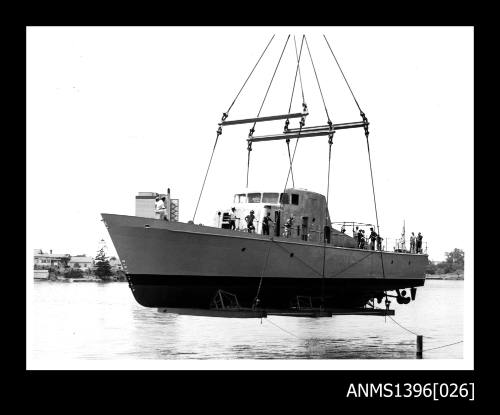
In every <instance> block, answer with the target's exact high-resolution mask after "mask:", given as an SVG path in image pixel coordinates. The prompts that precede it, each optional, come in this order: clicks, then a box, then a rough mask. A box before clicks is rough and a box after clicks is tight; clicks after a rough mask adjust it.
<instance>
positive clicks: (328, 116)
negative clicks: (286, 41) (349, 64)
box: [305, 38, 331, 125]
mask: <svg viewBox="0 0 500 415" xmlns="http://www.w3.org/2000/svg"><path fill="white" fill-rule="evenodd" d="M305 41H306V46H307V51H308V52H309V58H310V59H311V63H312V67H313V70H314V76H315V77H316V82H317V83H318V88H319V93H320V94H321V99H322V100H323V106H324V107H325V112H326V117H327V118H328V124H329V125H330V124H331V121H330V115H328V109H327V108H326V104H325V98H324V97H323V91H322V90H321V85H320V84H319V79H318V74H317V73H316V67H315V66H314V61H313V58H312V56H311V50H310V49H309V43H307V38H305Z"/></svg>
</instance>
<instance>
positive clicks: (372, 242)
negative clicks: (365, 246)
mask: <svg viewBox="0 0 500 415" xmlns="http://www.w3.org/2000/svg"><path fill="white" fill-rule="evenodd" d="M370 231H371V232H370V249H371V250H372V251H374V250H375V241H376V240H377V236H378V235H377V232H375V231H374V230H373V228H370Z"/></svg>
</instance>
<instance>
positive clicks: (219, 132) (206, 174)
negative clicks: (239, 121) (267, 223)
mask: <svg viewBox="0 0 500 415" xmlns="http://www.w3.org/2000/svg"><path fill="white" fill-rule="evenodd" d="M274 36H275V35H273V36H272V37H271V39H270V40H269V42H268V43H267V46H266V48H265V49H264V51H263V52H262V54H261V55H260V57H259V59H258V60H257V63H256V64H255V65H254V67H253V68H252V70H251V71H250V74H249V75H248V77H247V79H246V80H245V82H244V83H243V86H242V87H241V88H240V90H239V91H238V93H237V94H236V97H235V98H234V100H233V102H232V104H231V105H230V106H229V108H228V109H227V111H226V112H225V113H224V114H222V121H224V120H225V119H226V118H227V116H228V114H229V111H230V110H231V108H233V105H234V104H235V102H236V100H237V99H238V97H239V96H240V94H241V91H243V88H244V87H245V85H246V84H247V82H248V80H249V79H250V77H251V76H252V74H253V72H254V71H255V68H257V65H258V64H259V62H260V60H261V59H262V57H263V56H264V54H265V53H266V50H267V49H268V48H269V45H270V44H271V42H272V41H273V39H274ZM221 134H222V128H221V127H219V129H218V130H217V137H216V138H215V144H214V148H213V150H212V155H211V156H210V161H209V162H208V167H207V172H206V173H205V178H204V179H203V184H202V186H201V191H200V195H199V197H198V202H197V203H196V208H195V210H194V214H193V222H194V219H195V217H196V213H197V211H198V206H199V204H200V200H201V195H202V193H203V189H204V188H205V182H206V181H207V176H208V171H209V170H210V165H211V164H212V158H213V156H214V152H215V147H216V146H217V141H218V140H219V136H220V135H221ZM248 163H250V156H249V160H248ZM247 187H248V175H247Z"/></svg>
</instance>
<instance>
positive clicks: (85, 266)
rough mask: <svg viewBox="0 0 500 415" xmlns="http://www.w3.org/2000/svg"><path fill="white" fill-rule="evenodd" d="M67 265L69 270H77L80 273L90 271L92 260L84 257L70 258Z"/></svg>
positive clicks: (92, 265)
mask: <svg viewBox="0 0 500 415" xmlns="http://www.w3.org/2000/svg"><path fill="white" fill-rule="evenodd" d="M68 265H69V267H70V268H71V269H74V268H79V269H81V270H82V271H85V270H91V269H92V268H93V267H94V259H93V258H92V257H89V256H86V255H77V256H72V257H71V259H70V260H69V262H68Z"/></svg>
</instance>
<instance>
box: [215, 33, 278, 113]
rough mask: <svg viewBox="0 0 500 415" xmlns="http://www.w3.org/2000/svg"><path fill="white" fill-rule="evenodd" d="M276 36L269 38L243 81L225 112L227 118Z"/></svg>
mask: <svg viewBox="0 0 500 415" xmlns="http://www.w3.org/2000/svg"><path fill="white" fill-rule="evenodd" d="M274 36H275V35H273V36H272V37H271V40H269V42H268V44H267V46H266V48H265V49H264V51H263V52H262V54H261V55H260V58H259V59H258V61H257V63H256V64H255V65H254V67H253V69H252V71H251V72H250V74H249V75H248V77H247V79H246V80H245V82H244V83H243V86H242V87H241V89H240V91H239V92H238V93H237V94H236V97H235V98H234V100H233V103H232V104H231V105H230V106H229V108H228V109H227V111H226V112H225V113H224V114H225V115H226V118H227V116H228V115H229V111H230V110H231V108H233V105H234V103H235V102H236V100H237V99H238V97H239V96H240V94H241V91H243V88H244V87H245V85H246V84H247V82H248V80H249V79H250V77H251V76H252V74H253V71H255V68H256V67H257V65H258V64H259V62H260V60H261V59H262V57H263V56H264V53H266V50H267V48H268V47H269V45H270V44H271V42H272V41H273V39H274Z"/></svg>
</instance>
